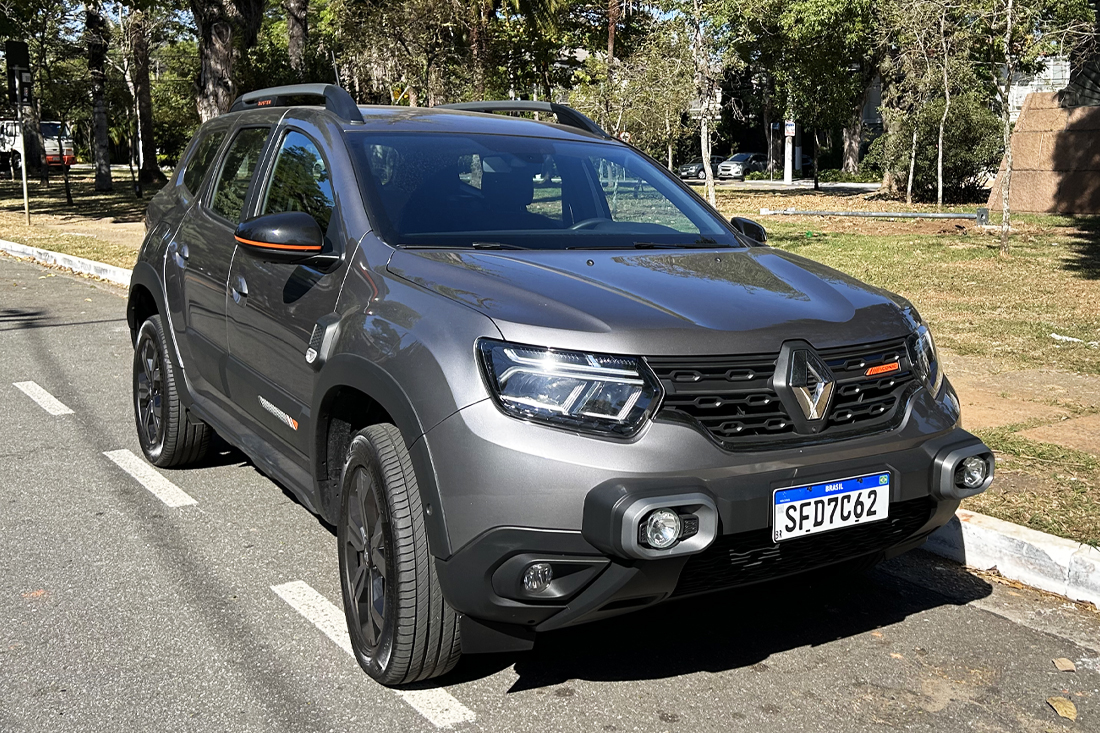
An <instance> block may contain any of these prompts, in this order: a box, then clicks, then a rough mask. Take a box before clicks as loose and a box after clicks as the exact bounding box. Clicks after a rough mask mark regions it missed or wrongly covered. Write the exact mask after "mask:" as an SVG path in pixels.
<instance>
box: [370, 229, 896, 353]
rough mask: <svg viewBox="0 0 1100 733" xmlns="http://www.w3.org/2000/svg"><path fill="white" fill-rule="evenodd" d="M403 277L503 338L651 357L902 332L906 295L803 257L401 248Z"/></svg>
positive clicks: (397, 266) (395, 269)
mask: <svg viewBox="0 0 1100 733" xmlns="http://www.w3.org/2000/svg"><path fill="white" fill-rule="evenodd" d="M388 270H389V272H390V273H391V274H392V275H394V276H396V277H399V278H402V279H404V280H407V281H410V282H413V283H415V284H417V285H419V286H421V287H424V288H427V289H429V290H432V291H435V292H436V293H439V294H440V295H443V296H445V297H447V298H450V299H452V300H455V301H458V302H460V303H464V304H466V305H468V306H469V307H471V308H474V309H475V310H478V311H480V312H481V313H484V314H485V315H486V316H488V317H489V318H491V319H493V321H494V322H495V323H496V325H497V327H498V328H499V329H500V332H501V334H502V335H503V336H504V338H505V339H508V340H510V341H516V342H521V343H530V344H541V345H547V346H554V347H558V348H574V349H588V350H592V351H603V352H611V353H627V354H643V355H652V356H660V355H681V354H688V355H690V354H708V353H709V354H722V353H774V352H777V351H778V350H779V348H780V346H781V345H782V343H783V342H784V341H786V340H790V339H804V340H806V341H808V342H810V343H811V344H813V345H814V346H815V347H817V348H829V347H832V346H843V345H850V344H858V343H867V342H872V341H878V340H882V339H888V338H895V337H898V336H903V335H906V334H908V333H910V332H911V331H912V329H913V328H914V327H915V325H916V320H915V319H916V314H915V313H914V312H913V310H912V306H910V305H909V304H908V302H907V301H905V300H904V299H903V298H899V297H897V296H893V295H891V294H889V293H887V292H885V291H883V290H880V289H878V288H873V287H870V286H868V285H865V284H863V283H861V282H859V281H858V280H855V279H853V278H851V277H848V276H847V275H845V274H843V273H841V272H838V271H836V270H833V269H831V268H828V267H826V266H824V265H821V264H819V263H817V262H813V261H812V260H807V259H805V258H803V257H799V256H797V255H794V254H790V253H787V252H783V251H781V250H777V249H772V248H770V247H754V248H746V249H732V250H731V249H720V250H705V251H699V250H691V251H668V250H663V251H653V252H627V253H624V252H622V251H614V252H611V251H585V250H556V251H537V252H536V251H515V252H513V251H493V252H484V251H482V252H478V251H470V252H465V251H455V250H415V249H398V250H396V251H395V253H394V255H393V257H392V258H391V259H390V262H389V264H388Z"/></svg>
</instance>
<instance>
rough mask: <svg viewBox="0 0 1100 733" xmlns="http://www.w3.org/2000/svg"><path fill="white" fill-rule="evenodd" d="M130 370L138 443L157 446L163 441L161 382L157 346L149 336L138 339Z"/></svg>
mask: <svg viewBox="0 0 1100 733" xmlns="http://www.w3.org/2000/svg"><path fill="white" fill-rule="evenodd" d="M135 364H136V365H137V366H138V367H139V368H138V369H137V370H135V373H134V390H135V392H136V395H135V399H136V400H137V421H138V430H140V431H141V437H142V443H146V444H148V445H150V446H159V445H162V444H163V443H164V407H165V402H164V381H163V371H162V369H161V362H160V349H158V348H157V345H156V343H154V341H153V340H152V339H142V340H141V341H139V342H138V345H137V353H136V355H135Z"/></svg>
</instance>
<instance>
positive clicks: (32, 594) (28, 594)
mask: <svg viewBox="0 0 1100 733" xmlns="http://www.w3.org/2000/svg"><path fill="white" fill-rule="evenodd" d="M22 595H23V597H24V598H41V597H42V596H44V595H46V591H45V589H43V588H39V589H38V590H31V591H27V592H26V593H23V594H22Z"/></svg>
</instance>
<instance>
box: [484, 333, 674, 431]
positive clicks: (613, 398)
mask: <svg viewBox="0 0 1100 733" xmlns="http://www.w3.org/2000/svg"><path fill="white" fill-rule="evenodd" d="M477 346H478V352H479V353H480V354H481V361H482V366H483V367H484V369H485V376H486V380H487V381H488V383H489V388H490V391H491V392H492V394H493V397H494V398H495V400H496V403H497V405H498V406H499V407H500V409H501V410H503V411H504V412H505V413H507V414H509V415H512V416H514V417H518V418H522V419H525V420H534V421H537V422H543V423H548V424H550V425H554V426H557V427H564V428H572V429H576V430H587V431H596V432H603V433H612V434H615V435H622V436H628V435H633V434H634V433H636V432H637V431H638V429H639V428H641V426H642V424H643V423H644V422H645V420H646V419H647V418H648V417H649V415H651V414H652V412H653V411H654V410H655V409H656V408H657V404H658V403H659V402H660V399H661V395H662V389H661V383H660V382H659V381H658V380H657V378H656V377H655V376H653V373H652V372H651V371H650V370H649V368H648V367H647V366H646V365H645V363H644V362H642V360H641V359H639V358H637V357H632V356H610V355H607V354H585V353H579V352H576V351H557V350H551V349H545V348H541V347H538V346H522V345H519V344H509V343H503V342H501V341H490V340H488V339H481V340H480V341H478V344H477Z"/></svg>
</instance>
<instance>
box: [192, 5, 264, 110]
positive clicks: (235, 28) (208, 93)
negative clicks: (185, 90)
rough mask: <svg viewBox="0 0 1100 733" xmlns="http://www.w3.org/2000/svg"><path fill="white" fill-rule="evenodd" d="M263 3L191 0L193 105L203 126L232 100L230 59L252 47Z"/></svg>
mask: <svg viewBox="0 0 1100 733" xmlns="http://www.w3.org/2000/svg"><path fill="white" fill-rule="evenodd" d="M264 5H265V0H191V15H192V16H193V17H194V20H195V28H196V29H197V30H198V41H199V78H198V84H197V90H196V93H195V103H196V106H197V108H198V111H199V119H201V120H202V121H203V122H206V121H207V120H210V119H213V118H214V117H217V116H218V115H220V114H222V113H224V112H228V111H229V106H230V105H231V104H232V103H233V99H234V97H236V91H237V88H236V84H235V80H234V77H233V56H234V51H235V49H236V44H239V45H240V47H241V49H242V50H246V49H248V48H250V47H252V46H253V45H254V44H255V43H256V34H257V33H258V32H259V30H260V24H261V23H262V22H263V12H264Z"/></svg>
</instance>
